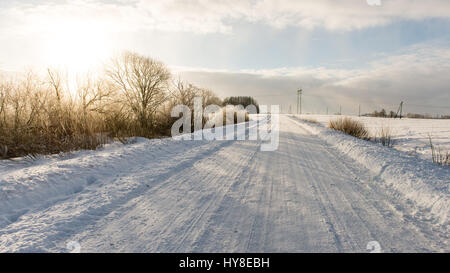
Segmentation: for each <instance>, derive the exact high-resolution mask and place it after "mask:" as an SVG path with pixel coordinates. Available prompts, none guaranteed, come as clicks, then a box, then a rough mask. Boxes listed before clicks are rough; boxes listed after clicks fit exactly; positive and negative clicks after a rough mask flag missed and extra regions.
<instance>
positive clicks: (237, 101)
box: [223, 96, 259, 113]
mask: <svg viewBox="0 0 450 273" xmlns="http://www.w3.org/2000/svg"><path fill="white" fill-rule="evenodd" d="M227 105H242V106H243V107H244V108H245V107H247V106H249V105H254V106H255V107H256V111H257V113H259V105H258V102H257V101H256V100H255V99H254V98H252V97H246V96H238V97H228V98H225V99H224V100H223V106H227Z"/></svg>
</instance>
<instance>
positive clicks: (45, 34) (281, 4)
mask: <svg viewBox="0 0 450 273" xmlns="http://www.w3.org/2000/svg"><path fill="white" fill-rule="evenodd" d="M122 50H131V51H135V52H137V53H140V54H143V55H146V56H150V57H152V58H155V59H158V60H160V61H163V62H164V63H165V64H167V65H168V66H169V67H170V68H171V70H172V72H173V74H174V77H175V78H181V79H182V80H186V81H189V82H192V83H194V84H197V85H199V86H202V87H205V88H209V89H211V90H213V91H214V92H215V93H217V94H218V95H219V96H221V97H226V96H234V95H251V96H254V97H255V98H256V99H257V100H258V101H259V103H260V104H279V105H281V107H282V111H283V112H288V111H289V110H291V111H292V112H294V111H295V109H296V94H297V89H298V88H302V90H303V94H304V95H303V98H302V101H303V108H302V109H303V111H304V112H309V113H326V112H327V111H328V112H329V113H330V114H331V113H336V112H338V111H339V109H342V113H344V114H355V113H358V109H359V106H361V108H362V110H361V111H362V112H363V113H364V112H371V111H373V110H375V109H376V108H377V109H378V110H380V109H381V108H385V109H386V110H388V111H390V110H393V111H396V110H397V108H398V105H399V103H400V102H401V101H404V102H405V111H406V112H418V113H430V114H433V115H435V114H450V77H449V75H450V1H448V0H427V1H424V0H340V1H336V0H311V1H306V0H305V1H300V0H278V1H268V0H229V1H206V0H152V1H142V0H112V1H107V0H72V1H63V0H33V1H31V0H22V1H19V0H12V1H11V0H8V1H5V0H0V71H22V70H24V69H27V68H33V69H45V68H46V67H62V66H64V67H66V68H67V69H69V70H72V71H74V73H81V72H83V71H86V70H88V69H92V68H93V67H96V66H98V64H101V63H102V62H105V61H106V60H107V59H108V58H110V57H111V56H113V55H114V54H117V53H119V52H120V51H122Z"/></svg>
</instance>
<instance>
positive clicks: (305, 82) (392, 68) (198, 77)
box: [176, 45, 450, 114]
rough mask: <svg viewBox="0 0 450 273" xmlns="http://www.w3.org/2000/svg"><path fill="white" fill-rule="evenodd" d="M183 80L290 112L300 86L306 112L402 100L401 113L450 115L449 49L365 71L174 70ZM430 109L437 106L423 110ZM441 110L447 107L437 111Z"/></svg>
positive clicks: (407, 54) (415, 53) (389, 60)
mask: <svg viewBox="0 0 450 273" xmlns="http://www.w3.org/2000/svg"><path fill="white" fill-rule="evenodd" d="M176 71H177V73H179V74H180V75H181V76H182V77H183V78H185V79H187V80H189V81H192V82H194V83H196V84H198V85H202V86H207V87H209V88H211V89H213V90H215V91H216V92H217V93H218V94H219V95H221V96H222V97H225V96H233V95H242V94H248V95H252V96H255V97H256V98H257V99H259V101H260V102H261V103H263V104H281V105H283V107H284V109H285V110H287V109H288V107H289V105H292V107H293V109H295V103H296V102H295V101H296V100H295V99H296V90H297V88H299V87H302V88H303V90H304V94H305V99H304V101H305V108H306V110H307V111H311V112H322V113H323V112H324V111H325V109H326V107H329V108H330V112H333V111H337V109H338V107H339V105H342V106H343V109H344V111H345V112H347V113H356V112H357V109H358V105H359V104H361V105H363V109H365V111H369V110H370V111H371V110H374V109H375V108H378V109H379V108H381V107H384V108H387V109H389V110H395V108H396V106H397V105H398V103H399V102H400V101H405V107H406V111H410V112H422V113H432V114H435V113H445V114H448V113H449V112H450V108H448V105H450V78H449V77H448V75H450V49H448V48H441V47H435V46H430V45H420V46H415V47H412V48H409V49H408V50H406V51H404V52H402V53H401V54H398V55H395V56H390V57H386V58H384V59H382V60H379V61H377V62H373V63H372V64H371V66H370V67H369V68H367V69H327V68H279V69H271V70H252V71H251V70H246V71H234V72H233V71H224V70H221V71H215V70H206V69H200V70H196V69H184V68H177V69H176ZM428 105H433V106H436V107H428ZM440 106H446V107H440Z"/></svg>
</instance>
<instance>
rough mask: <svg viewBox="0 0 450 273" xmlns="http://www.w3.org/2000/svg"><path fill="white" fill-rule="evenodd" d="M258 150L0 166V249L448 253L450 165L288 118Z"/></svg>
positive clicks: (219, 145) (175, 148) (132, 154)
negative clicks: (270, 146) (374, 246)
mask: <svg viewBox="0 0 450 273" xmlns="http://www.w3.org/2000/svg"><path fill="white" fill-rule="evenodd" d="M261 144H262V143H261V142H260V141H249V140H243V141H236V140H231V141H203V140H202V141H185V140H179V141H176V140H173V139H171V138H167V139H154V140H146V139H137V141H136V143H133V144H128V145H121V144H112V145H108V146H107V147H105V148H103V149H100V150H98V151H79V152H75V153H72V154H70V155H64V156H52V157H45V158H41V159H38V160H27V159H19V160H14V161H0V252H68V251H70V250H71V248H68V244H69V246H70V245H72V246H73V245H79V246H80V248H79V250H80V251H81V252H368V249H367V245H368V243H369V242H372V241H376V242H378V243H379V244H380V246H381V251H383V252H448V251H450V242H449V236H450V232H449V210H450V208H449V205H450V201H449V177H450V169H449V168H444V167H441V166H437V165H436V164H433V163H431V162H429V161H428V160H421V159H420V158H416V157H411V156H405V153H403V152H399V151H397V150H395V149H390V148H386V147H383V146H381V145H378V144H374V143H371V142H367V141H362V140H358V139H355V138H352V137H350V136H347V135H343V134H341V133H339V132H335V131H332V130H328V129H326V128H324V127H323V126H320V125H314V124H309V123H306V122H303V121H301V120H299V119H298V118H296V117H292V116H287V115H281V116H280V132H279V147H278V149H277V150H276V151H272V152H263V151H261V149H260V148H261ZM72 242H76V243H72Z"/></svg>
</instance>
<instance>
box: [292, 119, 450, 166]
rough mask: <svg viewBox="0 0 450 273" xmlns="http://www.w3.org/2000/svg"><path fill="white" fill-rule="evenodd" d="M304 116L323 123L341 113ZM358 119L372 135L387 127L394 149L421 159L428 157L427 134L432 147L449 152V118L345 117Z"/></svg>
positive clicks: (429, 151) (427, 158) (429, 155)
mask: <svg viewBox="0 0 450 273" xmlns="http://www.w3.org/2000/svg"><path fill="white" fill-rule="evenodd" d="M301 117H302V118H305V119H314V120H317V121H318V122H319V123H321V124H322V125H324V126H328V122H329V121H330V120H333V119H337V118H339V117H341V116H336V115H302V116H301ZM349 117H351V118H352V119H356V120H360V121H362V122H363V123H364V124H365V125H366V127H367V128H368V129H369V131H370V133H371V135H372V136H374V135H377V134H379V132H380V130H381V128H390V131H391V134H392V137H393V138H394V148H395V149H397V150H400V151H404V152H407V153H408V154H411V155H417V156H419V157H421V158H422V159H425V160H431V149H430V140H429V136H431V139H432V141H433V145H435V146H436V148H438V147H439V148H440V149H441V151H443V152H444V153H445V151H449V152H450V119H445V120H439V119H408V118H403V119H392V118H377V117H357V116H349Z"/></svg>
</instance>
